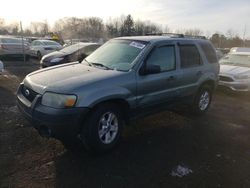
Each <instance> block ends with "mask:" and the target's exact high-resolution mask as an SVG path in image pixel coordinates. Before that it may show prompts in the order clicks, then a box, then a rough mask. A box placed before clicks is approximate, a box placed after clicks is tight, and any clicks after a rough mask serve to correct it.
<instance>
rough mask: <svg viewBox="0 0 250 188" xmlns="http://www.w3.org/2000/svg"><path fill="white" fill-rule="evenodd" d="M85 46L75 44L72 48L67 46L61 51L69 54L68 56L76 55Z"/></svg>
mask: <svg viewBox="0 0 250 188" xmlns="http://www.w3.org/2000/svg"><path fill="white" fill-rule="evenodd" d="M84 46H85V45H84V44H80V43H78V44H73V45H70V46H67V47H65V48H63V49H61V50H60V51H61V52H63V53H68V54H71V53H74V52H76V51H77V50H79V49H81V48H83V47H84Z"/></svg>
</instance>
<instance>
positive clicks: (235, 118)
mask: <svg viewBox="0 0 250 188" xmlns="http://www.w3.org/2000/svg"><path fill="white" fill-rule="evenodd" d="M4 63H5V67H6V72H5V73H4V75H0V114H1V115H0V187H99V188H101V187H103V188H105V187H107V188H110V187H115V188H118V187H126V188H127V187H180V188H187V187H191V188H196V187H199V188H207V187H211V188H214V187H226V188H228V187H235V188H247V187H250V115H249V114H250V96H247V95H231V94H230V95H229V94H227V93H226V94H225V93H223V92H217V93H216V94H215V96H214V101H213V104H212V106H211V108H210V110H209V112H208V113H207V114H206V115H205V116H203V117H195V116H191V115H190V114H189V113H188V109H185V110H181V109H176V110H174V111H172V112H170V111H169V112H164V113H161V114H157V115H154V116H151V117H148V118H146V119H142V120H138V121H137V122H135V123H134V126H131V127H128V128H127V129H126V131H125V134H124V136H123V141H122V143H121V145H120V146H119V148H117V149H116V150H115V151H113V152H111V153H109V154H106V155H103V156H98V157H96V156H95V157H94V156H90V155H88V154H87V153H85V152H79V154H77V155H76V154H73V153H71V152H69V151H67V150H66V149H64V147H63V146H62V145H61V143H60V142H58V141H56V140H53V139H49V140H48V139H45V138H41V137H40V136H39V135H38V133H37V132H36V131H35V130H34V129H33V128H32V127H31V125H30V124H29V123H28V122H27V121H26V120H25V119H23V118H22V116H21V114H20V113H19V112H18V109H17V107H16V102H15V91H16V89H17V86H18V84H19V83H20V81H22V79H23V78H24V76H25V75H26V74H27V73H28V72H31V71H33V70H36V69H38V63H37V62H36V61H35V60H32V61H30V62H28V63H23V62H20V61H6V62H4ZM178 165H182V166H183V167H185V168H186V169H189V174H188V175H187V176H184V177H175V176H173V174H171V173H172V172H173V170H175V168H176V167H177V166H178Z"/></svg>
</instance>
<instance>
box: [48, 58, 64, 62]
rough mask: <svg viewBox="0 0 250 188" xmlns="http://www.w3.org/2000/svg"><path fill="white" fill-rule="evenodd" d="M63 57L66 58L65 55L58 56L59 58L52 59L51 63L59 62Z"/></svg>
mask: <svg viewBox="0 0 250 188" xmlns="http://www.w3.org/2000/svg"><path fill="white" fill-rule="evenodd" d="M63 59H64V58H63V57H57V58H54V59H51V60H50V62H51V63H57V62H59V61H61V60H63Z"/></svg>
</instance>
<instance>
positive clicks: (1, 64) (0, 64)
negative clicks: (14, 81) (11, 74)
mask: <svg viewBox="0 0 250 188" xmlns="http://www.w3.org/2000/svg"><path fill="white" fill-rule="evenodd" d="M3 70H4V66H3V62H2V61H0V72H3Z"/></svg>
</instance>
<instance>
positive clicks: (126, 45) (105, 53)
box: [86, 40, 147, 71]
mask: <svg viewBox="0 0 250 188" xmlns="http://www.w3.org/2000/svg"><path fill="white" fill-rule="evenodd" d="M146 44H147V43H146V42H141V41H140V42H138V41H131V40H112V41H110V42H108V43H106V44H105V45H103V46H102V47H100V48H98V49H97V50H96V51H95V52H93V53H92V54H91V55H90V56H88V57H87V58H86V61H87V62H89V63H91V64H93V65H94V64H98V65H100V64H101V65H103V67H107V68H109V69H114V70H120V71H128V70H130V68H131V67H132V66H133V62H134V60H135V59H136V57H137V56H138V55H139V54H140V52H141V51H142V50H143V49H144V48H145V46H146Z"/></svg>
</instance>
